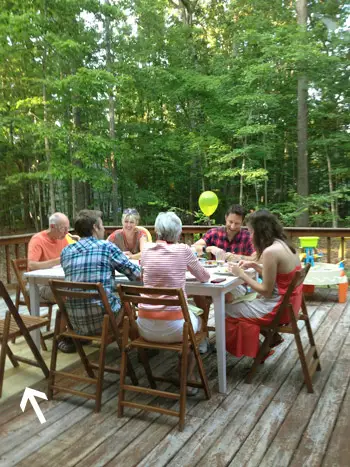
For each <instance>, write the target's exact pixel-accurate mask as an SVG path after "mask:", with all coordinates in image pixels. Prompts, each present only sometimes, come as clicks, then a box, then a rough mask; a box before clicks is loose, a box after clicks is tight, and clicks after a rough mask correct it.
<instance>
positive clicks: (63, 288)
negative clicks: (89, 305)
mask: <svg viewBox="0 0 350 467" xmlns="http://www.w3.org/2000/svg"><path fill="white" fill-rule="evenodd" d="M49 284H50V286H51V289H52V292H53V294H54V296H55V298H56V301H57V304H58V307H59V310H58V312H57V316H56V323H55V332H54V338H53V346H52V356H51V366H50V376H49V384H48V398H49V399H52V398H53V394H54V391H55V393H58V392H67V393H70V394H75V395H78V396H82V397H86V398H88V399H94V400H95V401H96V403H95V412H99V411H100V410H101V398H102V389H103V388H102V386H103V377H104V372H105V371H108V372H111V373H120V369H119V368H118V367H110V366H107V365H106V364H105V357H106V347H107V345H109V344H111V343H112V342H117V344H118V347H119V348H120V349H121V343H122V342H121V335H120V331H119V329H118V322H120V321H121V320H122V315H123V313H122V312H121V313H120V317H119V319H118V320H116V319H115V316H114V314H113V312H112V310H111V307H110V304H109V302H108V298H107V295H106V292H105V290H104V288H103V286H102V284H101V283H89V282H68V281H67V282H66V281H57V280H52V281H49ZM72 298H74V299H82V300H86V299H88V300H98V301H101V302H102V304H103V310H104V317H103V323H102V332H101V334H100V335H94V336H90V335H89V336H85V335H81V334H77V333H76V332H75V331H74V330H73V328H72V325H71V323H70V320H69V316H68V313H67V310H66V306H65V301H66V299H72ZM62 317H64V318H65V319H66V322H67V330H66V331H64V332H60V325H61V319H62ZM61 336H64V337H70V338H72V339H73V342H74V344H75V346H76V348H77V350H78V353H79V356H80V359H81V362H82V364H83V366H84V368H85V371H86V373H87V375H88V377H86V376H80V375H75V374H72V373H66V372H63V371H57V370H56V363H57V350H58V339H59V337H61ZM82 340H84V341H86V340H89V341H91V342H92V341H94V342H97V343H98V344H99V346H100V354H99V360H98V364H97V363H93V362H91V361H90V360H89V359H88V357H87V355H86V353H85V351H84V349H83V346H82V344H81V341H82ZM126 366H127V369H128V374H129V376H130V378H131V380H132V382H133V384H135V385H137V384H138V381H137V378H136V375H135V373H134V370H133V368H132V366H131V363H130V361H129V360H128V361H127V362H126ZM94 369H95V370H97V377H95V373H94ZM60 375H61V376H65V377H69V378H71V379H73V380H76V381H79V382H84V383H90V384H95V385H96V391H95V393H94V394H89V393H87V392H83V391H78V390H75V389H71V388H69V387H63V386H62V385H61V384H59V385H58V384H56V381H55V379H56V376H60Z"/></svg>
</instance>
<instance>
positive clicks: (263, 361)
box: [260, 350, 275, 365]
mask: <svg viewBox="0 0 350 467" xmlns="http://www.w3.org/2000/svg"><path fill="white" fill-rule="evenodd" d="M274 353H275V351H274V350H270V352H268V353H267V354H266V355H265V357H263V358H262V359H261V362H260V365H262V364H263V363H265V360H266V359H267V358H269V357H271V355H273V354H274Z"/></svg>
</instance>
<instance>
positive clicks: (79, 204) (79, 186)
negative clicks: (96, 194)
mask: <svg viewBox="0 0 350 467" xmlns="http://www.w3.org/2000/svg"><path fill="white" fill-rule="evenodd" d="M73 125H74V130H75V131H77V130H79V129H80V127H81V121H80V109H79V108H78V107H73ZM74 149H75V148H73V149H72V152H73V151H74ZM72 162H73V164H74V165H75V166H77V167H78V168H80V169H81V168H82V167H83V164H82V162H81V160H78V159H73V161H72ZM73 184H74V190H72V191H74V194H75V202H74V207H73V212H74V213H75V214H76V213H77V212H78V211H80V210H81V209H85V208H86V207H87V206H86V204H85V187H84V185H85V183H84V182H80V181H79V180H76V179H73V180H72V185H73ZM74 217H75V216H74Z"/></svg>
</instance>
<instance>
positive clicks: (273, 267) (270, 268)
mask: <svg viewBox="0 0 350 467" xmlns="http://www.w3.org/2000/svg"><path fill="white" fill-rule="evenodd" d="M262 266H263V267H262V276H263V281H262V283H261V284H258V282H256V281H255V280H254V279H252V278H251V277H249V276H248V274H246V273H245V272H244V270H243V269H242V268H241V267H239V266H236V265H235V264H230V265H229V270H230V271H231V272H232V273H233V274H234V275H236V276H238V277H240V278H241V279H243V280H244V282H246V283H247V284H248V285H249V286H250V287H251V288H252V289H253V290H255V292H258V293H259V294H260V295H263V296H264V297H266V298H270V297H271V296H272V292H273V288H274V285H275V282H276V276H277V258H276V253H274V252H273V251H271V250H270V249H269V248H267V249H266V250H265V251H264V254H263V264H262Z"/></svg>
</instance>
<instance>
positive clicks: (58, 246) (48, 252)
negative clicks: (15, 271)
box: [28, 212, 69, 303]
mask: <svg viewBox="0 0 350 467" xmlns="http://www.w3.org/2000/svg"><path fill="white" fill-rule="evenodd" d="M68 230H69V220H68V217H67V216H66V215H65V214H62V213H61V212H55V213H54V214H52V215H51V216H50V217H49V228H48V229H47V230H43V231H42V232H39V233H37V234H35V235H33V237H32V238H31V239H30V241H29V245H28V269H29V271H35V270H37V269H49V268H52V267H54V266H59V264H60V255H61V252H62V250H63V249H64V248H65V247H66V246H67V245H68V241H67V238H66V235H67V233H68ZM39 295H40V298H41V300H43V301H46V302H49V303H55V297H54V296H53V294H52V291H51V288H50V287H49V286H48V285H39Z"/></svg>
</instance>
